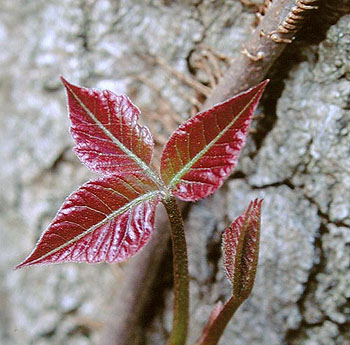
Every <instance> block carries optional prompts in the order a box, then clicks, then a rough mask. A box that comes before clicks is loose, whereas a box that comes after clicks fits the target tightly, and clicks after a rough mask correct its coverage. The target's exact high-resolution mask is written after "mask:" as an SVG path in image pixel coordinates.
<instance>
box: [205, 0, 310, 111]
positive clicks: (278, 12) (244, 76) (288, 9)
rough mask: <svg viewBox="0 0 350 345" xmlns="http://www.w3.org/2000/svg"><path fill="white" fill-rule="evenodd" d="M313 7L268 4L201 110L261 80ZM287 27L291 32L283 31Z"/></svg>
mask: <svg viewBox="0 0 350 345" xmlns="http://www.w3.org/2000/svg"><path fill="white" fill-rule="evenodd" d="M298 3H299V4H304V5H298ZM315 3H316V0H300V1H298V0H280V1H277V0H275V1H273V2H272V3H270V5H269V8H268V9H267V11H266V14H265V16H263V17H262V19H261V21H260V24H259V25H258V26H257V28H256V29H255V30H254V32H253V33H252V34H251V37H250V38H249V40H248V41H247V43H246V45H245V46H244V47H242V53H241V54H240V55H239V56H238V57H237V58H236V59H235V60H234V61H233V62H232V63H231V66H230V67H229V69H228V70H227V71H226V72H225V76H224V77H223V78H222V79H221V80H220V82H219V84H218V85H217V86H216V88H215V89H214V90H213V92H212V93H211V95H210V96H209V97H208V99H207V100H206V102H205V103H204V107H203V109H207V108H210V107H211V106H213V105H214V104H216V103H219V102H222V101H223V100H225V99H227V98H229V97H231V96H232V95H234V94H236V93H238V92H240V91H242V90H245V89H247V88H249V87H251V86H253V85H256V84H257V83H259V82H260V81H261V80H263V78H264V77H265V76H266V74H267V73H268V71H269V69H270V68H271V66H272V65H273V63H274V62H275V60H276V59H277V58H278V57H279V56H280V54H281V53H282V51H283V50H284V48H285V47H286V45H287V44H288V43H291V42H292V40H293V38H294V35H295V33H296V32H297V30H298V29H299V28H300V26H301V24H302V21H303V17H304V15H305V14H306V13H307V12H308V11H309V9H306V6H309V7H310V9H312V7H313V5H314V4H315ZM306 4H307V5H306ZM300 6H303V7H304V8H302V7H300ZM292 13H294V14H292ZM288 18H289V20H288ZM291 18H292V19H291ZM293 18H294V25H292V24H288V22H291V23H292V21H293ZM286 20H288V22H286ZM286 25H287V26H288V27H289V28H290V29H288V30H285V29H286V27H285V26H286Z"/></svg>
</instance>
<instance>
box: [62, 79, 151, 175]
mask: <svg viewBox="0 0 350 345" xmlns="http://www.w3.org/2000/svg"><path fill="white" fill-rule="evenodd" d="M61 79H62V82H63V84H64V86H65V87H66V91H67V96H68V108H69V115H70V120H71V129H70V130H71V134H72V136H73V138H74V140H75V142H76V146H75V147H74V152H75V153H76V155H77V156H78V157H79V159H80V160H81V161H82V162H83V163H84V164H85V165H86V166H87V167H89V168H90V169H91V170H93V171H95V172H98V173H102V174H104V175H106V174H116V173H117V174H118V175H120V174H128V173H129V172H141V171H143V172H146V173H147V174H148V175H150V174H151V175H152V172H150V168H149V167H148V165H149V164H150V162H151V158H152V154H153V146H154V143H153V138H152V135H151V133H150V132H149V130H148V128H147V127H141V126H140V125H139V124H138V119H139V115H140V111H139V109H138V108H137V107H136V106H135V105H134V104H132V103H131V101H130V100H129V98H128V97H127V96H125V95H120V96H118V95H116V94H114V93H113V92H111V91H108V90H104V91H99V90H95V89H87V88H83V87H79V86H76V85H73V84H70V83H68V82H67V81H66V80H65V79H64V78H61ZM152 177H154V176H152Z"/></svg>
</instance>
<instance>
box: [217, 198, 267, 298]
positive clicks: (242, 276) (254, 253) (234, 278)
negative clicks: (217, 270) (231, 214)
mask: <svg viewBox="0 0 350 345" xmlns="http://www.w3.org/2000/svg"><path fill="white" fill-rule="evenodd" d="M261 204H262V200H258V199H255V200H254V201H252V202H251V203H250V205H249V207H248V209H247V210H246V211H245V212H244V213H243V214H242V215H241V216H239V217H238V218H237V219H236V220H235V221H234V222H233V223H232V224H231V225H230V226H229V227H228V228H227V229H226V230H225V232H224V234H223V252H224V267H225V271H226V275H227V278H228V279H229V281H230V282H231V283H232V285H233V293H234V295H235V296H236V297H246V296H248V295H249V294H250V292H251V290H252V288H253V284H254V279H255V274H256V268H257V264H258V257H259V239H260V217H261Z"/></svg>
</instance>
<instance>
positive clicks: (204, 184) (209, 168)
mask: <svg viewBox="0 0 350 345" xmlns="http://www.w3.org/2000/svg"><path fill="white" fill-rule="evenodd" d="M267 83H268V80H265V81H264V82H262V83H260V84H259V85H257V86H255V87H253V88H251V89H249V90H247V91H245V92H242V93H240V94H239V95H237V96H235V97H233V98H231V99H229V100H228V101H226V102H224V103H221V104H218V105H216V106H214V107H213V108H211V109H209V110H207V111H204V112H202V113H200V114H198V115H196V116H195V117H193V118H192V119H190V120H188V121H186V122H185V123H184V124H183V125H181V126H180V127H179V128H178V129H177V130H176V131H175V132H174V133H173V134H172V136H171V138H170V139H169V141H168V143H167V144H166V146H165V148H164V151H163V154H162V158H161V176H162V178H163V181H164V182H165V183H166V184H167V185H168V187H169V189H171V190H172V192H173V194H175V195H176V196H178V197H179V198H181V199H182V200H185V201H196V200H199V199H202V198H205V197H207V196H208V195H210V194H212V193H213V192H214V191H215V190H216V189H217V188H219V187H220V186H221V185H222V184H223V182H224V180H225V179H226V178H227V177H228V176H229V175H230V174H231V172H232V170H233V169H234V167H235V165H236V162H237V158H238V155H239V153H240V151H241V149H242V147H243V145H244V142H245V138H246V136H247V133H248V130H249V125H250V122H251V118H252V114H253V112H254V110H255V108H256V107H257V104H258V102H259V99H260V97H261V95H262V93H263V91H264V88H265V86H266V84H267Z"/></svg>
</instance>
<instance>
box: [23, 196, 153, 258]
mask: <svg viewBox="0 0 350 345" xmlns="http://www.w3.org/2000/svg"><path fill="white" fill-rule="evenodd" d="M157 194H159V191H153V192H149V193H147V194H144V195H141V196H139V197H138V198H136V199H134V200H132V201H131V202H129V203H127V204H126V205H124V206H123V207H121V208H119V209H118V210H116V211H114V212H112V213H110V214H109V215H108V216H106V218H104V219H103V220H101V221H100V222H98V223H96V224H95V225H93V226H92V227H91V228H89V229H87V230H86V231H84V232H82V233H81V234H80V235H78V236H75V237H73V238H72V239H71V240H69V241H67V242H65V243H64V244H62V245H60V246H59V247H56V248H55V249H53V250H51V251H50V252H48V253H46V254H45V255H42V256H41V257H40V258H38V259H35V260H33V261H30V262H29V263H28V264H31V265H32V264H35V263H37V262H40V261H41V260H44V259H45V258H47V257H48V256H50V255H53V254H55V253H57V252H58V251H60V250H61V249H63V248H65V247H68V246H70V245H71V244H73V243H75V242H77V241H79V240H80V239H82V238H83V237H85V236H86V235H88V234H89V233H91V232H93V231H95V230H96V229H97V228H99V227H100V226H102V225H104V224H106V223H108V222H109V221H111V220H113V219H114V218H115V217H117V216H119V215H121V214H122V213H124V212H126V211H128V210H129V209H131V208H133V207H134V206H136V205H138V204H141V203H142V202H144V201H146V200H150V199H153V198H154V197H155V196H156V195H157Z"/></svg>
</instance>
